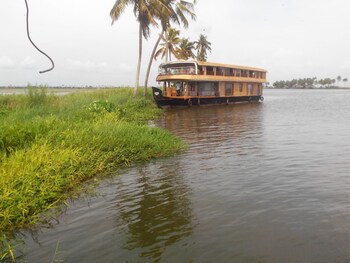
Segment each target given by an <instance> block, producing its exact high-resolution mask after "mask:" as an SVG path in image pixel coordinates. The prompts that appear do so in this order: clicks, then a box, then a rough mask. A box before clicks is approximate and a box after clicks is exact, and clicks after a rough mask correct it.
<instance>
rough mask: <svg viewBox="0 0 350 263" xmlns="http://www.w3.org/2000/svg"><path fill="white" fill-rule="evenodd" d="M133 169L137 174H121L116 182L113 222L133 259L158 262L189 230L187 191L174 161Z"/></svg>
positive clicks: (191, 226) (192, 226)
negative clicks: (168, 163) (121, 233)
mask: <svg viewBox="0 0 350 263" xmlns="http://www.w3.org/2000/svg"><path fill="white" fill-rule="evenodd" d="M137 170H138V175H137V176H131V177H128V176H123V177H122V178H120V181H119V183H118V184H117V185H116V187H117V192H116V196H115V199H114V202H115V204H116V211H118V214H119V216H117V217H116V221H117V225H118V227H120V226H124V227H123V228H121V229H122V232H123V235H125V237H126V240H125V244H124V245H123V247H124V249H127V250H129V251H133V252H132V253H131V255H130V256H132V255H134V257H135V258H134V260H137V259H140V257H141V258H146V259H148V260H150V261H149V262H158V261H159V260H160V259H161V257H162V256H164V255H165V254H166V250H167V249H169V247H171V246H172V245H174V244H175V243H177V242H178V241H179V240H181V239H182V238H184V237H186V236H189V235H191V233H192V230H193V228H194V225H195V223H194V220H193V213H192V206H191V202H190V197H189V195H190V194H191V190H190V189H189V188H188V186H187V185H186V184H185V183H184V178H183V174H182V173H181V171H180V170H181V169H180V168H179V166H178V164H176V163H173V164H172V165H171V166H169V165H165V166H161V167H159V166H157V165H152V164H150V165H147V166H146V167H142V168H139V169H137ZM170 250H171V249H170ZM135 252H137V253H135ZM168 252H169V251H168Z"/></svg>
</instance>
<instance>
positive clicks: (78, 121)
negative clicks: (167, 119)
mask: <svg viewBox="0 0 350 263" xmlns="http://www.w3.org/2000/svg"><path fill="white" fill-rule="evenodd" d="M160 114H161V111H160V110H159V109H157V108H156V107H155V105H154V104H153V102H152V101H150V100H148V99H146V98H137V99H133V98H132V90H131V89H127V88H124V89H121V88H115V89H108V90H105V89H102V90H97V91H95V92H78V93H74V94H70V95H65V96H54V95H48V94H47V91H46V90H45V89H43V88H41V89H34V88H31V89H29V91H28V93H27V94H26V95H18V96H13V95H11V96H8V97H6V96H2V97H0V131H1V133H0V200H1V202H0V245H1V246H0V259H1V260H4V259H5V258H10V259H11V258H13V257H14V254H13V253H14V251H13V246H11V242H9V241H8V238H7V236H8V234H10V233H14V231H16V230H18V229H20V228H23V227H28V226H29V227H30V226H32V225H35V224H37V223H39V222H40V218H41V217H40V215H42V213H43V212H45V211H48V210H49V209H51V208H54V207H58V206H59V204H60V203H62V202H64V201H65V200H66V199H67V198H69V196H70V193H71V192H72V191H74V189H76V188H77V187H79V185H80V184H81V183H82V182H83V181H85V180H87V179H89V178H92V177H94V176H102V175H103V174H106V173H107V172H110V171H112V169H116V168H118V167H121V166H125V165H130V164H131V163H134V162H138V161H147V160H149V159H152V158H157V157H160V156H166V155H170V154H173V153H175V152H177V151H179V150H181V149H182V144H181V142H180V141H179V139H177V138H176V137H175V136H173V135H171V134H169V133H168V132H167V131H165V130H162V129H160V128H157V127H149V126H148V125H147V121H148V120H150V119H153V118H156V117H158V116H160Z"/></svg>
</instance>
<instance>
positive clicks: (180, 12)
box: [144, 0, 196, 95]
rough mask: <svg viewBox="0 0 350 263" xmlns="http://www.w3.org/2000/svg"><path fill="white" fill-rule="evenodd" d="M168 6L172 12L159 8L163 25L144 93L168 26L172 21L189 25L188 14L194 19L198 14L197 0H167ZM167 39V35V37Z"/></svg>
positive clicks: (147, 75) (151, 58)
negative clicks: (196, 11)
mask: <svg viewBox="0 0 350 263" xmlns="http://www.w3.org/2000/svg"><path fill="white" fill-rule="evenodd" d="M165 2H166V7H167V9H168V10H170V13H167V12H164V10H163V9H164V8H159V9H158V14H157V16H156V17H157V18H158V19H159V20H160V22H161V25H162V32H161V33H160V34H159V37H158V40H157V42H156V44H155V45H154V48H153V51H152V54H151V57H150V60H149V63H148V68H147V73H146V78H145V90H144V95H146V92H147V85H148V78H149V74H150V71H151V67H152V62H153V59H155V53H156V51H157V48H158V45H159V43H160V41H161V40H162V39H164V34H165V33H166V31H167V29H168V27H170V24H171V23H176V24H178V25H180V24H181V23H182V24H183V26H184V27H185V28H187V27H188V25H189V23H188V20H187V18H186V16H188V15H189V16H190V17H191V19H192V20H195V19H196V15H195V14H194V11H193V10H194V5H195V4H196V0H193V3H190V2H188V1H184V0H165ZM165 39H167V37H165Z"/></svg>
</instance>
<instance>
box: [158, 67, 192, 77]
mask: <svg viewBox="0 0 350 263" xmlns="http://www.w3.org/2000/svg"><path fill="white" fill-rule="evenodd" d="M159 74H160V75H194V74H196V70H195V68H194V67H172V68H162V69H161V70H160V72H159Z"/></svg>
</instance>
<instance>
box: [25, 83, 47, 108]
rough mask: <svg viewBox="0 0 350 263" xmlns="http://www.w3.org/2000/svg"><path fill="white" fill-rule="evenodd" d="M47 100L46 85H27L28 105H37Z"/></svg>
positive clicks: (43, 103)
mask: <svg viewBox="0 0 350 263" xmlns="http://www.w3.org/2000/svg"><path fill="white" fill-rule="evenodd" d="M47 101H48V96H47V89H46V87H39V88H36V87H33V86H28V106H29V107H37V106H42V105H45V104H46V103H47Z"/></svg>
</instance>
